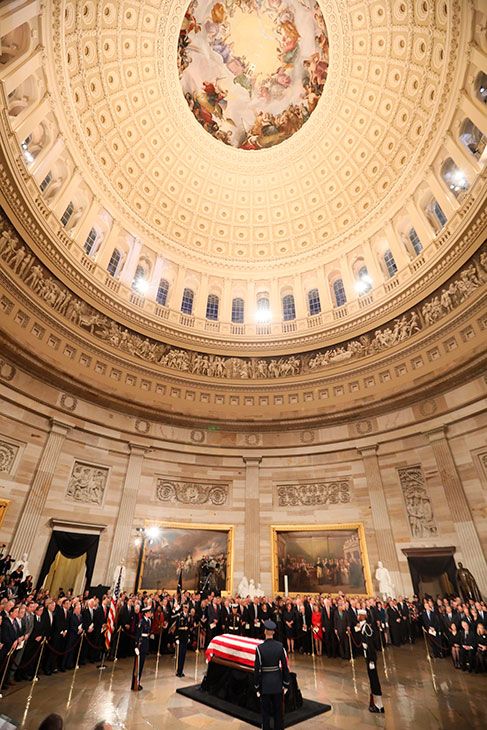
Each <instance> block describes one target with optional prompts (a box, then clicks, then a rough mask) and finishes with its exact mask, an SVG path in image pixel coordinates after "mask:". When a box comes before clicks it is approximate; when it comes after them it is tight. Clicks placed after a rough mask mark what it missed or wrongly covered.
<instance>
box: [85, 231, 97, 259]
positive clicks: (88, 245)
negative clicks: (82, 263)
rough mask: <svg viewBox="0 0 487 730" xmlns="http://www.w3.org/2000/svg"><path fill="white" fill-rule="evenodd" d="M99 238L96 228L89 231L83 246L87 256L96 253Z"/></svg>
mask: <svg viewBox="0 0 487 730" xmlns="http://www.w3.org/2000/svg"><path fill="white" fill-rule="evenodd" d="M97 238H98V233H97V232H96V228H92V229H91V231H90V232H89V233H88V236H87V238H86V241H85V243H84V246H83V248H84V250H85V254H86V255H87V256H91V255H93V254H94V253H95V244H96V239H97Z"/></svg>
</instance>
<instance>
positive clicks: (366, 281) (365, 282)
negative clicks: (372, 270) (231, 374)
mask: <svg viewBox="0 0 487 730" xmlns="http://www.w3.org/2000/svg"><path fill="white" fill-rule="evenodd" d="M370 289H372V279H371V278H370V276H369V275H368V274H363V275H362V276H361V277H360V278H359V279H356V281H355V290H356V291H357V292H358V294H365V293H366V292H368V291H369V290H370Z"/></svg>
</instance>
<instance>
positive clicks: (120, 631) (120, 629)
mask: <svg viewBox="0 0 487 730" xmlns="http://www.w3.org/2000/svg"><path fill="white" fill-rule="evenodd" d="M121 633H122V627H121V626H119V627H118V630H117V643H116V644H115V656H114V657H113V661H114V662H118V658H117V654H118V645H119V643H120V634H121Z"/></svg>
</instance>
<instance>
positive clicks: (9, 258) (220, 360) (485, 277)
mask: <svg viewBox="0 0 487 730" xmlns="http://www.w3.org/2000/svg"><path fill="white" fill-rule="evenodd" d="M0 232H1V233H0V257H1V258H2V259H3V261H4V262H5V263H6V264H7V265H8V266H9V267H10V269H11V270H12V272H13V273H14V274H16V275H17V276H18V277H19V278H20V279H21V280H22V281H23V283H24V285H27V286H28V287H29V289H30V290H31V292H32V293H33V294H35V295H36V296H37V297H39V298H40V299H41V300H43V302H44V304H45V305H47V306H48V307H50V308H51V309H53V310H55V311H56V312H57V313H58V314H59V315H61V316H62V317H64V318H65V319H66V320H67V321H68V322H69V324H70V325H71V326H75V327H79V328H80V329H82V330H84V331H85V332H89V333H90V334H91V335H93V336H94V337H96V338H97V339H99V340H100V342H105V343H106V344H107V345H110V346H111V347H113V348H115V349H116V350H117V351H118V352H121V353H127V354H129V355H131V356H132V357H135V358H137V359H140V360H142V361H144V362H146V363H151V364H153V365H158V366H161V367H163V368H168V369H170V370H176V371H179V372H180V373H188V374H193V375H198V376H204V377H207V378H225V379H232V380H235V379H238V380H240V381H242V380H256V379H275V378H287V377H291V376H296V375H300V374H304V373H309V372H316V373H319V371H320V370H323V369H325V368H327V367H328V366H333V365H336V364H341V363H344V362H348V361H354V360H356V359H358V358H362V357H366V356H368V355H375V354H377V353H379V352H382V351H384V350H387V349H388V348H390V347H393V346H395V345H397V344H399V343H403V342H405V341H406V340H408V339H409V338H410V337H412V336H413V335H414V334H415V333H416V332H419V331H422V330H423V329H425V328H426V327H428V326H430V325H433V324H434V323H436V322H437V321H439V320H440V319H441V318H442V317H444V316H446V315H447V314H448V313H449V312H450V311H451V310H452V309H454V308H455V307H457V306H459V305H460V304H462V303H463V302H464V301H465V300H466V299H468V298H469V297H470V296H472V294H473V293H474V292H475V291H476V290H477V289H478V288H479V287H480V286H481V284H482V283H485V282H487V248H485V249H484V250H480V251H479V253H478V254H476V255H475V256H474V257H473V258H472V259H471V260H470V261H469V262H468V263H467V264H465V266H464V267H463V268H462V269H461V270H460V271H459V272H457V273H456V274H455V275H454V276H453V277H452V278H451V279H450V280H449V281H448V282H447V284H446V285H445V287H444V288H443V289H442V290H441V291H440V292H435V293H434V294H433V295H431V296H430V297H428V298H427V299H426V300H425V301H424V302H423V303H422V304H421V305H418V306H417V307H416V308H414V309H411V310H410V311H409V312H407V313H405V314H403V315H402V316H401V317H398V318H396V319H394V320H393V321H392V322H389V323H388V324H386V325H384V326H383V327H381V328H379V329H376V330H375V331H373V332H368V333H366V334H363V335H361V336H360V337H358V338H356V339H353V340H348V341H345V342H343V343H342V344H340V345H334V346H332V347H324V348H320V349H319V350H315V351H311V352H307V353H303V354H296V355H290V356H287V357H280V358H275V357H260V358H259V357H249V358H245V357H225V356H220V355H213V354H212V355H208V354H204V353H199V352H194V351H192V350H185V349H182V348H174V347H171V346H170V345H168V344H165V343H163V342H160V341H158V340H155V339H153V338H149V337H142V336H141V335H139V334H137V333H136V332H133V331H130V330H128V329H127V328H126V327H123V326H122V325H120V324H118V322H115V321H114V320H113V319H110V318H109V317H107V316H106V315H104V314H101V313H100V312H98V311H97V310H95V309H94V308H93V307H91V306H90V305H89V304H87V303H86V302H85V301H83V300H82V299H80V298H79V297H77V296H76V295H75V294H73V293H72V292H71V291H70V290H68V289H67V288H66V287H65V286H64V285H63V284H61V282H59V281H58V279H56V278H55V277H54V276H52V275H51V274H50V273H49V272H48V271H47V270H46V269H45V268H44V267H43V266H42V265H41V264H40V262H39V261H38V260H37V259H36V257H35V256H34V254H33V253H32V252H30V251H29V250H28V249H27V247H26V245H25V244H23V243H22V242H21V241H20V240H19V239H18V237H17V236H16V235H14V233H13V231H12V230H9V229H7V226H6V223H5V222H1V221H0Z"/></svg>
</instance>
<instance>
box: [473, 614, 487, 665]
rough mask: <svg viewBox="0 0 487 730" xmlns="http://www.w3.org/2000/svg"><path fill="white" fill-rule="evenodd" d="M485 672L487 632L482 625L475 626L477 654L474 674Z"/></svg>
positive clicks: (486, 663)
mask: <svg viewBox="0 0 487 730" xmlns="http://www.w3.org/2000/svg"><path fill="white" fill-rule="evenodd" d="M485 671H487V631H486V630H485V626H484V625H483V624H482V623H478V624H477V652H476V654H475V672H476V673H478V672H485Z"/></svg>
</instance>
